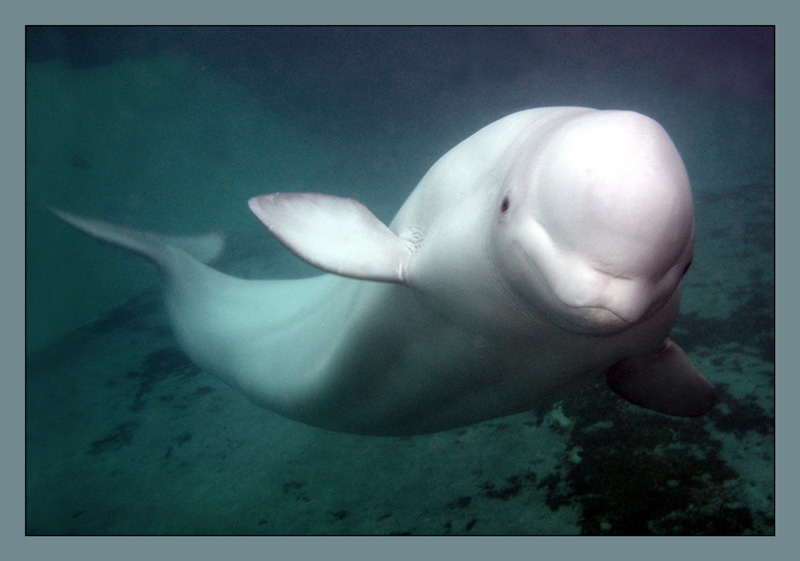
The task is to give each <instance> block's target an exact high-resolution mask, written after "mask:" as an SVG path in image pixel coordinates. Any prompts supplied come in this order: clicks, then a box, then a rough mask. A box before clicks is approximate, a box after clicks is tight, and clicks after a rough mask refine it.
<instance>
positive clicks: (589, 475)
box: [25, 69, 775, 535]
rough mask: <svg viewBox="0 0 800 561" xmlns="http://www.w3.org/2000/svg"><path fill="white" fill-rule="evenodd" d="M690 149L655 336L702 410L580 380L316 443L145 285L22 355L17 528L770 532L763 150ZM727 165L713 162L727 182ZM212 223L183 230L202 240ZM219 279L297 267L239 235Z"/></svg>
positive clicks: (768, 275)
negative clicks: (712, 392) (207, 359)
mask: <svg viewBox="0 0 800 561" xmlns="http://www.w3.org/2000/svg"><path fill="white" fill-rule="evenodd" d="M79 71H80V69H76V70H75V72H79ZM587 105H588V103H587ZM696 107H697V106H695V109H694V110H695V111H696ZM770 111H771V109H770V108H768V109H767V110H764V109H763V107H761V108H760V109H757V110H752V112H751V113H749V114H748V115H749V116H748V117H747V118H745V117H741V118H740V119H739V120H738V121H737V120H735V119H734V120H733V122H728V123H727V124H726V125H725V126H724V127H723V126H720V127H718V128H713V127H710V128H709V127H704V129H703V131H701V132H700V133H698V134H700V135H701V136H702V135H717V136H718V137H719V138H718V142H719V143H720V144H721V145H722V146H725V139H726V135H727V134H729V133H730V134H733V133H731V131H732V130H735V128H736V126H739V125H741V126H746V125H747V123H748V122H752V121H759V120H760V119H764V120H769V119H773V118H774V117H773V116H772V114H771V113H770ZM676 112H680V107H677V106H676V107H674V108H671V109H669V110H666V111H665V113H666V114H667V115H670V114H673V113H676ZM703 118H708V113H704V112H699V111H698V120H699V121H700V122H702V119H703ZM687 121H692V120H691V119H687ZM488 122H489V121H486V122H485V123H483V124H487V123H488ZM743 123H744V124H743ZM726 127H727V128H726ZM667 128H668V130H669V127H667ZM756 129H758V130H762V129H759V128H758V127H756ZM469 132H472V131H469ZM469 132H467V134H469ZM671 132H672V131H671ZM736 135H738V136H739V137H740V136H741V133H740V132H739V133H736V134H734V136H736ZM673 136H675V135H673ZM448 138H449V136H448ZM456 141H457V140H456ZM762 141H763V139H754V140H753V142H754V143H755V142H762ZM699 142H701V141H700V140H697V139H695V138H688V139H686V138H684V139H681V138H676V144H677V145H678V146H679V149H681V151H682V153H683V155H684V159H686V160H687V167H689V170H690V174H692V179H693V189H694V192H695V205H696V222H697V245H696V257H695V261H694V264H693V266H692V269H691V271H690V272H689V274H688V275H687V276H686V277H685V279H684V304H683V307H682V314H681V317H680V318H679V320H678V323H677V324H676V326H675V328H674V330H673V334H672V336H673V338H674V339H675V340H676V341H677V342H678V343H679V344H680V345H681V346H682V347H683V348H684V349H685V350H686V351H687V353H688V354H689V356H690V358H691V359H692V361H693V362H694V364H695V365H696V366H697V367H698V369H700V370H701V371H702V372H703V373H704V374H705V375H706V376H707V377H708V378H709V379H710V380H711V381H712V382H713V383H714V385H715V387H716V388H717V392H718V401H717V404H716V406H715V407H714V409H713V411H712V412H711V413H710V414H709V415H707V416H705V417H702V418H698V419H690V420H686V419H676V418H670V417H666V416H663V415H659V414H656V413H652V412H649V411H645V410H643V409H640V408H637V407H635V406H632V405H630V404H628V403H626V402H624V401H622V400H621V399H619V398H618V397H617V396H616V395H614V394H613V393H611V392H610V391H609V390H608V389H607V388H606V387H605V385H604V383H603V382H602V380H598V383H597V384H596V385H594V386H591V387H587V388H586V389H585V390H584V391H581V392H579V393H577V394H575V395H573V396H570V397H569V398H567V399H565V400H563V401H560V402H558V403H556V404H554V405H553V406H552V407H551V408H548V409H546V410H543V411H538V412H529V413H523V414H520V415H516V416H511V417H506V418H501V419H495V420H491V421H488V422H485V423H481V424H477V425H474V426H470V427H465V428H461V429H456V430H451V431H447V432H442V433H438V434H432V435H423V436H414V437H404V438H388V437H387V438H383V437H363V436H353V435H345V434H338V433H334V432H330V431H326V430H321V429H316V428H313V427H309V426H306V425H303V424H300V423H297V422H293V421H290V420H287V419H284V418H282V417H280V416H278V415H275V414H273V413H271V412H269V411H265V410H262V409H259V408H257V407H256V406H254V405H252V404H251V403H250V402H249V401H248V400H247V399H246V398H244V397H243V396H241V395H239V394H237V393H236V392H234V391H233V390H232V389H230V388H229V387H227V386H226V385H225V384H223V383H221V382H219V381H217V380H216V379H215V378H213V377H212V376H209V375H208V374H206V373H204V372H202V371H200V370H199V369H198V368H197V367H196V366H194V365H193V364H192V363H191V362H190V361H189V360H188V358H187V357H186V356H185V355H184V354H183V353H182V352H181V351H180V350H179V348H178V346H177V342H176V341H175V339H174V337H173V336H172V334H171V333H170V330H169V326H168V324H167V322H166V317H165V313H164V310H163V307H162V305H161V301H160V293H159V291H158V289H157V287H156V286H152V287H151V288H147V289H145V290H144V291H141V292H139V293H137V294H135V295H133V296H132V297H131V298H130V299H129V300H127V301H126V302H125V303H123V304H121V305H119V306H116V307H114V308H113V309H111V310H110V311H107V312H104V313H102V314H101V315H100V316H99V317H97V319H95V320H94V321H91V322H89V323H87V324H85V325H84V326H83V327H80V328H78V329H76V330H74V331H72V332H70V333H68V334H66V335H64V336H62V337H60V339H59V340H58V341H55V342H53V343H51V344H49V345H47V346H46V347H45V348H43V349H39V350H36V351H33V352H31V353H30V354H29V356H28V361H27V373H26V376H27V378H26V380H27V381H26V397H25V399H26V403H25V405H26V426H25V432H26V531H27V533H28V534H33V535H39V534H59V535H60V534H91V535H96V534H101V535H104V534H113V535H119V534H191V535H193V534H293V535H307V534H312V535H318V534H325V535H328V534H367V535H372V534H381V535H384V534H416V535H423V534H424V535H427V534H435V535H451V534H470V535H481V534H493V535H508V534H525V535H542V534H546V535H565V534H567V535H571V534H622V535H639V534H666V535H672V534H680V535H696V534H702V535H708V534H714V535H739V534H757V535H770V534H773V533H774V528H775V520H774V502H775V481H774V473H775V472H774V460H775V446H774V434H775V431H774V418H775V411H774V402H775V399H774V398H775V366H774V361H775V355H774V313H775V312H774V309H775V303H774V211H775V209H774V196H773V193H774V191H773V189H774V186H773V181H774V179H773V175H772V173H771V169H772V168H771V166H772V162H771V161H770V158H771V151H770V150H754V152H756V153H757V154H760V155H759V158H761V161H757V162H752V163H751V164H749V165H748V166H741V169H744V170H745V171H735V172H734V173H710V172H709V173H701V172H696V171H695V170H700V169H703V167H704V164H705V163H708V166H707V167H713V168H714V169H726V164H725V163H724V162H722V163H721V162H720V161H714V162H711V161H708V162H704V161H702V160H700V161H698V160H697V159H696V158H695V159H693V158H692V156H691V154H690V155H688V156H687V154H686V153H685V151H684V149H683V148H682V147H683V146H689V147H691V146H693V145H696V144H697V143H699ZM767 143H769V139H768V140H767ZM731 152H732V153H733V154H730V153H729V154H727V155H726V154H724V153H723V154H716V156H715V157H718V158H731V162H730V163H731V166H727V167H730V168H732V169H737V170H738V169H740V168H736V166H735V165H734V164H738V163H739V162H734V161H733V160H734V159H736V157H737V155H736V150H732V151H731ZM744 152H747V150H746V148H745V150H744ZM741 153H742V152H741V149H740V152H739V154H741ZM385 154H386V153H385ZM436 157H437V154H434V153H431V152H427V151H423V147H420V148H419V151H418V152H414V147H413V146H411V147H409V146H407V145H406V146H404V147H403V148H402V149H398V151H397V153H391V154H386V155H385V159H384V160H381V161H379V162H377V163H376V162H375V161H374V160H373V161H370V162H364V165H363V170H365V171H364V172H363V173H365V174H367V173H368V172H369V171H370V170H374V169H375V168H376V167H382V169H384V171H383V172H382V173H386V171H385V170H386V168H387V167H388V168H391V167H392V166H395V167H402V166H403V165H404V164H403V162H404V158H411V159H412V160H414V161H415V162H417V160H422V161H427V162H428V164H427V165H430V164H431V163H433V161H435V159H436ZM704 157H710V156H708V155H706V156H704ZM73 164H74V166H75V167H79V168H84V167H90V166H91V165H92V164H91V162H89V161H82V160H73ZM337 165H344V164H337ZM351 165H352V161H351ZM415 165H418V164H415ZM332 173H334V174H335V173H340V174H341V173H343V172H341V171H336V170H334V171H333V172H332ZM412 188H413V183H411V184H409V185H407V187H406V193H407V192H410V190H411V189H412ZM274 190H279V189H274ZM403 197H404V195H402V196H398V195H397V193H396V192H395V193H392V194H391V195H386V196H385V197H384V198H381V196H378V195H376V196H375V200H376V201H378V203H381V202H383V203H384V204H385V205H387V206H388V205H394V204H395V203H396V202H397V201H402V199H403ZM244 200H245V199H243V200H242V204H244ZM71 210H78V209H75V208H72V209H71ZM142 213H143V214H144V213H146V205H145V210H142ZM212 214H213V213H211V212H209V216H210V217H211V218H209V217H201V218H198V220H197V226H196V230H195V231H199V230H202V229H203V228H208V227H213V226H214V223H213V216H212ZM390 215H391V214H389V216H390ZM209 220H212V221H211V222H210V221H209ZM263 235H264V236H265V237H266V236H268V234H267V233H266V232H263ZM94 243H95V242H93V241H91V240H88V239H86V240H85V244H87V245H90V244H94ZM119 255H120V259H126V258H129V259H131V260H133V262H135V258H133V257H129V256H127V255H124V256H123V254H122V253H120V254H119ZM140 266H141V267H143V268H144V267H147V265H146V264H145V263H144V262H143V261H142V262H141V265H140ZM218 266H219V267H220V268H221V269H223V270H225V271H226V272H230V273H236V274H241V275H244V276H260V277H269V276H273V275H277V276H284V277H286V276H292V274H294V273H295V272H297V273H298V274H308V272H309V271H308V269H307V268H304V266H302V265H300V264H298V262H297V260H296V259H295V258H294V257H293V256H292V255H291V254H289V253H288V252H287V251H285V250H283V249H282V248H280V247H279V246H277V244H275V245H274V246H270V250H269V251H265V250H264V245H263V243H262V240H253V239H251V238H250V237H248V236H237V235H233V236H231V239H230V240H229V246H228V250H227V252H226V254H225V255H224V256H223V259H222V261H221V262H220V263H219V264H218ZM53 274H56V273H55V272H54V273H53ZM69 282H92V281H91V280H86V279H83V280H81V281H77V280H71V281H69Z"/></svg>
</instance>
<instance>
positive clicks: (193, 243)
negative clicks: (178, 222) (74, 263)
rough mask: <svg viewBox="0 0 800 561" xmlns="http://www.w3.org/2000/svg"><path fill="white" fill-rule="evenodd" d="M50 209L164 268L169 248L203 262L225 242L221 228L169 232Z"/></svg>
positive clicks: (208, 261)
mask: <svg viewBox="0 0 800 561" xmlns="http://www.w3.org/2000/svg"><path fill="white" fill-rule="evenodd" d="M50 210H51V211H52V212H53V214H55V215H56V216H57V217H59V218H60V219H61V220H63V221H64V222H66V223H67V224H69V225H70V226H73V227H74V228H76V229H78V230H80V231H82V232H84V233H86V234H89V235H90V236H92V237H93V238H97V239H99V240H102V241H104V242H108V243H111V244H113V245H118V246H120V247H124V248H125V249H128V250H130V251H133V252H134V253H138V254H139V255H141V256H143V257H145V258H147V259H149V260H151V261H153V262H155V263H156V264H157V265H159V266H161V267H162V268H168V267H169V263H170V259H171V252H170V248H176V247H177V248H180V249H182V250H183V251H185V252H186V253H188V254H189V255H191V256H192V257H194V258H195V259H197V260H198V261H200V262H201V263H210V262H211V261H213V260H215V259H216V258H217V257H219V256H220V254H221V253H222V249H223V247H224V246H225V239H224V236H223V235H222V234H221V233H220V232H210V233H207V234H202V235H198V236H166V235H162V234H155V233H152V232H145V231H141V230H136V229H134V228H129V227H127V226H121V225H119V224H112V223H110V222H105V221H103V220H97V219H94V218H86V217H83V216H78V215H76V214H72V213H70V212H65V211H63V210H60V209H57V208H50Z"/></svg>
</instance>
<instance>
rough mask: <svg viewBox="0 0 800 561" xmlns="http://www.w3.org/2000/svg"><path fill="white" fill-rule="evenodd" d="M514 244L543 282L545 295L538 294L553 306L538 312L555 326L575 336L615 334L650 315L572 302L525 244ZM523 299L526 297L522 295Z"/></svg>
mask: <svg viewBox="0 0 800 561" xmlns="http://www.w3.org/2000/svg"><path fill="white" fill-rule="evenodd" d="M514 244H515V245H516V246H517V249H518V251H519V252H520V254H521V255H522V256H523V258H524V260H525V262H526V263H527V264H528V265H529V266H530V267H531V269H532V270H533V271H534V272H535V276H536V277H538V278H540V279H541V280H542V285H543V286H544V287H545V290H546V294H541V293H539V296H540V297H541V296H545V300H546V303H547V302H549V303H550V304H549V305H544V306H542V305H538V306H537V309H539V311H540V312H541V313H542V314H543V315H544V316H545V317H546V318H547V320H548V321H549V322H550V323H552V324H553V325H556V326H558V327H561V328H562V329H566V330H567V331H570V332H573V333H581V334H598V335H612V334H614V333H619V332H620V331H624V330H626V329H628V328H630V327H632V326H634V325H636V324H638V323H641V322H642V321H643V320H644V319H645V318H646V317H647V316H648V313H647V312H646V311H645V312H642V313H637V314H636V317H631V318H626V317H624V316H623V315H620V314H619V313H618V312H615V311H614V310H613V309H610V308H608V307H605V306H597V305H577V304H571V303H569V302H568V301H566V300H565V299H564V298H562V297H560V296H559V291H557V290H556V289H555V288H554V287H553V286H552V284H551V282H550V281H549V280H548V277H547V275H546V274H545V272H544V271H543V270H542V268H541V267H540V266H539V265H537V264H536V262H535V261H534V260H533V259H532V258H531V256H530V255H529V254H528V252H527V251H525V249H524V248H523V247H522V245H521V244H520V243H519V242H518V241H516V242H515V243H514ZM603 274H606V275H608V276H610V277H615V278H618V279H622V277H618V276H615V275H613V274H610V273H603ZM623 280H629V279H623ZM531 284H534V283H531ZM533 291H534V295H535V293H536V288H534V289H533ZM521 296H523V297H526V294H525V293H524V292H523V293H522V294H521Z"/></svg>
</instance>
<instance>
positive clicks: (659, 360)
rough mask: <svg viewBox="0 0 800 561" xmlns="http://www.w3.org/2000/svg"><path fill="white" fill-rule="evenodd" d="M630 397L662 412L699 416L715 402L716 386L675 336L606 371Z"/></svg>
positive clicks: (615, 387)
mask: <svg viewBox="0 0 800 561" xmlns="http://www.w3.org/2000/svg"><path fill="white" fill-rule="evenodd" d="M606 381H607V382H608V385H609V386H610V387H611V389H612V390H614V391H615V392H616V393H617V394H619V395H620V396H622V397H623V398H625V399H626V400H628V401H630V402H631V403H634V404H636V405H640V406H642V407H645V408H647V409H652V410H653V411H658V412H659V413H665V414H667V415H674V416H678V417H697V416H699V415H703V414H704V413H707V412H708V411H709V410H710V409H711V407H712V406H713V405H714V389H713V388H712V386H711V383H710V382H709V381H708V380H707V379H706V378H705V377H703V375H702V374H700V372H698V370H697V369H696V368H695V367H694V366H693V365H692V363H691V362H690V361H689V358H688V357H687V356H686V353H684V352H683V349H681V348H680V347H679V346H678V345H676V344H675V343H674V342H673V341H672V340H671V339H667V340H666V344H665V345H664V347H663V348H662V349H661V350H660V351H659V352H657V353H655V354H651V355H645V356H641V357H631V358H626V359H623V360H620V361H619V362H617V363H616V364H614V365H613V366H612V367H611V368H609V370H608V372H607V373H606Z"/></svg>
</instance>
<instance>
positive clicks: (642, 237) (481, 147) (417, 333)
mask: <svg viewBox="0 0 800 561" xmlns="http://www.w3.org/2000/svg"><path fill="white" fill-rule="evenodd" d="M249 206H250V209H251V210H252V212H253V213H254V214H255V216H256V217H257V218H258V220H260V221H261V222H262V223H263V224H264V226H266V228H267V229H268V230H269V231H270V232H271V233H272V234H273V235H274V236H275V237H276V238H277V239H278V240H279V241H280V242H281V243H282V244H284V245H285V246H286V247H287V248H288V249H289V250H291V251H292V252H294V253H295V254H296V255H297V256H299V257H300V258H301V259H304V260H305V261H307V262H308V263H310V264H312V265H314V266H316V267H317V268H319V269H321V270H322V271H323V273H322V274H320V275H319V276H314V277H310V278H301V279H291V280H286V279H276V280H245V279H240V278H235V277H233V276H229V275H226V274H223V273H221V272H219V271H217V270H215V269H213V268H212V267H210V266H209V265H208V263H210V262H211V261H212V260H213V259H214V258H216V257H217V256H218V255H219V254H220V253H221V251H222V250H223V240H222V237H221V235H219V234H208V235H205V236H196V237H192V236H189V237H167V236H163V235H160V234H156V233H152V232H143V231H139V230H137V229H133V228H130V227H128V226H121V225H115V224H110V223H107V222H104V221H101V220H96V219H92V218H85V217H80V216H77V215H75V214H72V213H68V212H65V211H63V210H56V209H53V211H54V212H55V214H56V215H58V216H59V217H60V218H61V219H63V220H64V221H65V222H67V223H68V224H70V225H72V226H74V227H76V228H78V229H79V230H82V231H83V232H85V233H87V234H89V235H91V236H94V237H96V238H99V239H100V240H103V241H106V242H110V243H112V244H116V245H119V246H122V247H124V248H126V249H128V250H131V251H134V252H136V253H138V254H140V255H142V256H144V257H146V258H147V259H149V260H151V261H152V262H154V263H155V264H156V265H157V266H158V268H159V269H160V272H161V278H162V279H163V286H164V301H165V305H166V308H167V310H168V315H169V320H170V323H171V326H172V329H173V330H174V333H175V335H176V337H177V340H178V342H179V344H180V346H181V348H182V349H183V350H184V351H185V352H186V354H187V355H188V356H189V357H190V358H191V359H192V360H193V361H194V362H195V363H196V364H197V365H198V366H199V367H200V368H202V369H203V370H205V371H206V372H208V373H210V374H212V375H214V376H217V377H218V378H220V379H222V380H223V381H225V382H227V383H228V384H230V385H231V386H233V387H234V388H236V389H237V390H239V391H240V392H242V393H243V394H244V395H246V396H247V397H248V398H250V399H251V400H252V401H253V402H255V403H256V404H258V405H260V406H262V407H265V408H267V409H269V410H271V411H274V412H276V413H278V414H280V415H284V416H286V417H288V418H290V419H295V420H297V421H300V422H303V423H307V424H310V425H314V426H316V427H322V428H325V429H330V430H334V431H341V432H348V433H357V434H366V435H413V434H422V433H431V432H437V431H443V430H447V429H452V428H455V427H461V426H465V425H470V424H473V423H477V422H480V421H484V420H488V419H492V418H496V417H501V416H506V415H511V414H515V413H520V412H524V411H528V410H532V409H541V408H545V407H547V406H551V405H552V404H553V403H554V402H555V401H556V400H558V399H560V398H561V397H562V396H564V395H565V392H569V391H570V390H574V388H576V387H578V386H579V385H581V384H589V383H591V382H593V381H595V380H598V379H601V378H603V377H604V378H605V380H606V381H607V385H608V386H609V387H610V388H611V390H613V391H614V392H616V393H617V394H619V395H620V396H621V397H623V398H624V399H626V400H628V401H629V402H631V403H633V404H635V405H638V406H641V407H644V408H648V409H651V410H654V411H658V412H660V413H663V414H666V415H673V416H684V417H693V416H699V415H702V414H704V413H706V412H707V411H709V409H710V408H711V407H712V406H713V403H714V391H713V388H712V385H711V384H710V383H709V381H708V380H707V379H706V378H704V377H703V376H702V375H701V374H700V372H698V370H697V369H696V368H695V367H694V366H693V365H692V363H691V362H690V360H689V359H688V357H687V355H686V354H685V352H684V351H683V350H682V349H681V348H680V347H679V346H678V345H677V344H675V343H674V342H673V341H672V340H671V339H669V332H670V330H671V328H672V326H673V324H674V323H675V321H676V318H677V316H678V311H679V307H680V301H681V279H682V277H683V276H684V274H686V272H687V270H688V269H689V265H690V264H691V262H692V257H693V252H694V238H695V226H694V211H693V202H692V194H691V189H690V184H689V179H688V176H687V172H686V169H685V167H684V164H683V162H682V160H681V157H680V155H679V154H678V151H677V149H676V148H675V146H674V144H673V142H672V140H671V139H670V137H669V136H668V134H667V133H666V131H665V130H664V129H663V128H662V127H661V126H660V125H659V124H658V123H657V122H656V121H654V120H653V119H651V118H649V117H646V116H644V115H641V114H639V113H635V112H632V111H617V110H595V109H589V108H582V107H550V108H539V109H529V110H525V111H521V112H518V113H514V114H511V115H509V116H507V117H505V118H502V119H500V120H498V121H496V122H494V123H492V124H489V125H488V126H486V127H484V128H482V129H481V130H479V131H478V132H476V133H475V134H473V135H472V136H470V137H468V138H467V139H466V140H464V141H462V142H461V143H459V144H458V145H457V146H455V147H454V148H453V149H451V150H450V151H449V152H447V153H446V154H445V155H444V156H442V157H441V158H440V159H439V160H438V161H437V162H436V163H435V164H434V165H433V167H431V169H430V170H429V171H428V172H427V173H426V174H425V175H424V176H423V178H422V179H421V181H420V182H419V184H418V185H417V187H416V188H415V189H414V190H413V191H412V192H411V194H410V196H409V197H408V199H407V200H406V201H405V203H404V204H403V205H402V206H401V208H400V209H399V211H398V212H397V214H396V215H395V217H394V219H393V220H392V221H391V222H390V223H389V224H388V226H387V225H385V224H384V223H382V222H381V221H380V220H378V218H376V217H375V216H374V215H373V214H372V213H371V212H370V211H369V210H368V209H367V208H366V207H365V206H363V205H362V204H360V203H359V202H357V201H355V200H352V199H347V198H340V197H335V196H330V195H325V194H316V193H310V192H291V193H288V192H287V193H274V194H266V195H259V196H256V197H254V198H252V199H250V201H249Z"/></svg>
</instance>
